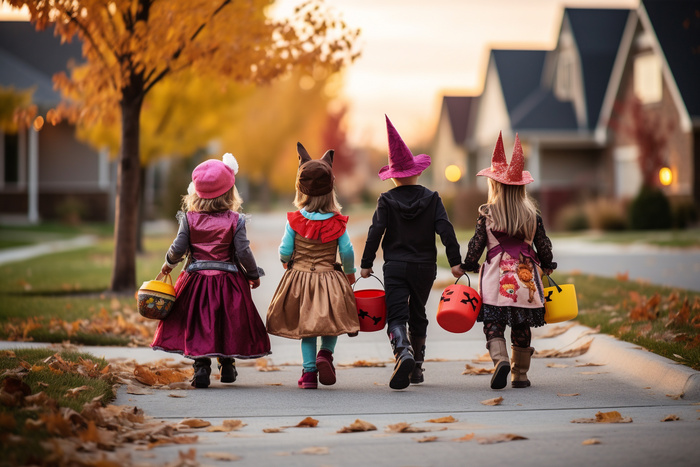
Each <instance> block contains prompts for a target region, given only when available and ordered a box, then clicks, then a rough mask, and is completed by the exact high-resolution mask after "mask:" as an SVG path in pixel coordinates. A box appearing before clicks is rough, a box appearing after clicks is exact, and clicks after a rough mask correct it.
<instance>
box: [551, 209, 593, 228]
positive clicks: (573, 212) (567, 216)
mask: <svg viewBox="0 0 700 467" xmlns="http://www.w3.org/2000/svg"><path fill="white" fill-rule="evenodd" d="M555 225H556V228H557V230H563V231H567V232H572V231H579V230H587V229H588V228H589V227H590V225H589V223H588V216H587V215H586V211H585V209H584V208H583V206H581V205H580V204H570V205H568V206H566V207H564V208H562V209H561V211H559V214H558V215H557V220H556V223H555Z"/></svg>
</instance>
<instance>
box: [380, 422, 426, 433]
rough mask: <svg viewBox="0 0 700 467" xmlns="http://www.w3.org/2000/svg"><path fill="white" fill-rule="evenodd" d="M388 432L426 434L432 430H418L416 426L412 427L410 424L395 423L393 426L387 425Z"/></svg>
mask: <svg viewBox="0 0 700 467" xmlns="http://www.w3.org/2000/svg"><path fill="white" fill-rule="evenodd" d="M386 431H387V432H388V433H425V432H426V431H430V430H426V429H425V428H418V427H415V426H411V424H410V423H406V422H400V423H394V424H393V425H387V426H386Z"/></svg>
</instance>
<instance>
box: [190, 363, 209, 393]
mask: <svg viewBox="0 0 700 467" xmlns="http://www.w3.org/2000/svg"><path fill="white" fill-rule="evenodd" d="M192 366H193V367H194V377H193V378H192V386H194V387H196V388H208V387H209V375H211V358H208V357H202V358H195V360H194V364H192Z"/></svg>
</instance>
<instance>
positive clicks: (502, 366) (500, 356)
mask: <svg viewBox="0 0 700 467" xmlns="http://www.w3.org/2000/svg"><path fill="white" fill-rule="evenodd" d="M486 348H487V349H488V350H489V355H491V360H492V361H493V364H494V365H495V367H496V371H494V372H493V376H492V377H491V389H503V388H504V387H506V385H507V384H508V373H509V372H510V363H509V362H508V348H507V347H506V340H505V339H504V338H502V337H494V338H493V339H489V340H488V341H486Z"/></svg>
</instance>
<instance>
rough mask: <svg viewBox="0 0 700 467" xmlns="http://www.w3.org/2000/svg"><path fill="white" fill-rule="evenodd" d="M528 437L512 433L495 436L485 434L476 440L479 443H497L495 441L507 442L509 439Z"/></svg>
mask: <svg viewBox="0 0 700 467" xmlns="http://www.w3.org/2000/svg"><path fill="white" fill-rule="evenodd" d="M523 439H527V438H526V437H524V436H520V435H515V434H512V433H503V434H500V435H494V436H485V437H482V438H476V442H477V443H479V444H495V443H505V442H507V441H520V440H523Z"/></svg>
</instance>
